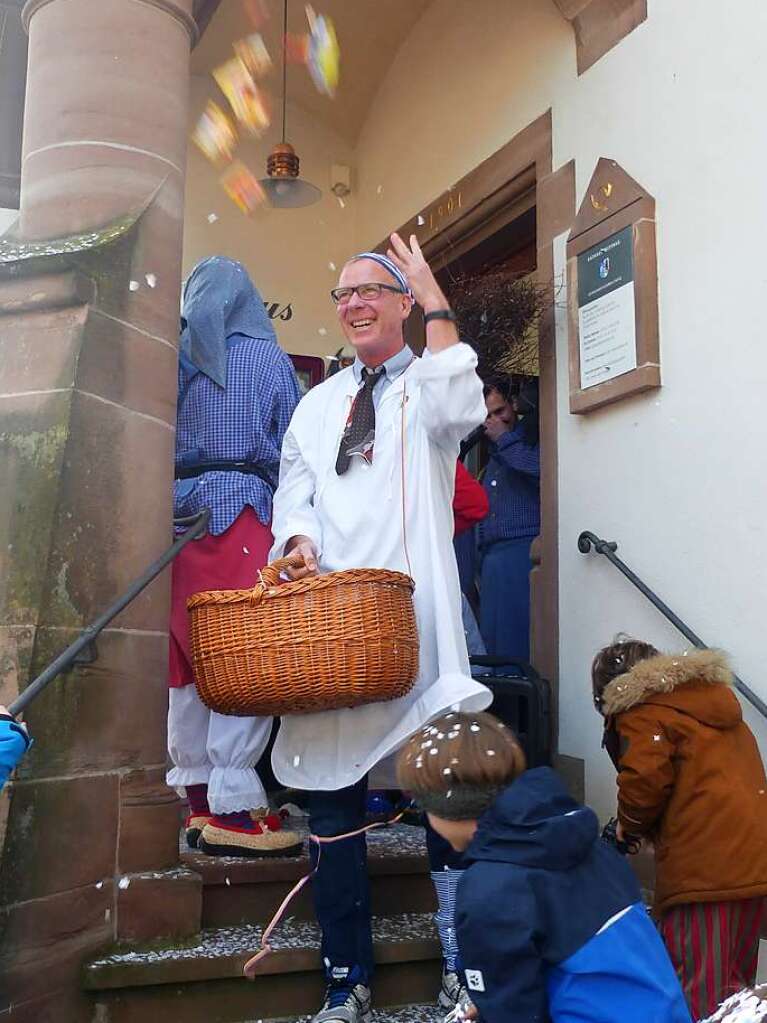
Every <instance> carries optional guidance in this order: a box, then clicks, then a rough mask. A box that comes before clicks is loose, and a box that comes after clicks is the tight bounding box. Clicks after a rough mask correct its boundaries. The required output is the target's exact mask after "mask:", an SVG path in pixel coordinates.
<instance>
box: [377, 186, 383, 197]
mask: <svg viewBox="0 0 767 1023" xmlns="http://www.w3.org/2000/svg"><path fill="white" fill-rule="evenodd" d="M376 195H383V185H379V186H378V188H377V189H376Z"/></svg>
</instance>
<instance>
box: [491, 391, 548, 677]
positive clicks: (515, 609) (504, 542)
mask: <svg viewBox="0 0 767 1023" xmlns="http://www.w3.org/2000/svg"><path fill="white" fill-rule="evenodd" d="M484 395H485V406H486V408H487V419H486V420H485V434H486V436H487V438H488V440H489V441H490V452H491V453H490V461H489V462H488V465H487V468H486V470H485V475H484V478H483V485H484V487H485V490H486V492H487V496H488V499H489V501H490V511H489V513H488V515H487V517H486V518H485V519H484V520H483V521H482V522H481V523H480V524H479V527H478V541H479V553H480V558H481V565H482V568H481V584H480V586H481V588H480V630H481V632H482V638H483V639H484V641H485V646H486V647H487V652H488V654H491V655H494V656H505V655H508V656H509V657H518V658H520V659H522V660H524V661H527V660H529V656H530V568H531V564H530V545H531V543H532V541H533V538H534V537H536V536H537V535H538V533H539V532H540V527H541V510H540V475H541V463H540V446H539V443H538V381H537V380H536V379H535V378H534V377H533V378H530V379H529V380H528V381H526V382H525V383H524V384H523V385H522V387H521V388H520V390H519V393H518V395H516V396H515V397H514V398H512V394H511V380H510V379H509V378H508V377H494V378H492V379H491V380H489V381H488V382H487V383H486V384H485V387H484Z"/></svg>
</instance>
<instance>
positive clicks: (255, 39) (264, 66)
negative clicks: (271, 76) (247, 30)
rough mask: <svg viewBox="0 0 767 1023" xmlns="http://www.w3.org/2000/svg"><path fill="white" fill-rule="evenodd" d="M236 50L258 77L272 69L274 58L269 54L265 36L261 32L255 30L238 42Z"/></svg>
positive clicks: (249, 69)
mask: <svg viewBox="0 0 767 1023" xmlns="http://www.w3.org/2000/svg"><path fill="white" fill-rule="evenodd" d="M234 52H235V53H236V54H237V56H238V57H239V58H240V60H241V61H242V63H243V64H244V65H245V67H246V68H247V69H248V71H250V73H251V74H252V75H253V76H254V77H256V78H262V77H263V76H264V75H265V74H267V73H268V72H269V71H270V70H271V67H272V58H271V57H270V56H269V51H268V50H267V48H266V43H265V42H264V37H263V36H262V35H261V33H260V32H254V33H253V34H252V35H249V36H247V38H245V39H240V40H239V41H238V42H236V43H235V44H234Z"/></svg>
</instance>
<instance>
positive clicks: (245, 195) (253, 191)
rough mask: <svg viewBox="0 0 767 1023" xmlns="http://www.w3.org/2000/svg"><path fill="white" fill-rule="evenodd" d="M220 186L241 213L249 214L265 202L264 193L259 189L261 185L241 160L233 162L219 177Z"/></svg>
mask: <svg viewBox="0 0 767 1023" xmlns="http://www.w3.org/2000/svg"><path fill="white" fill-rule="evenodd" d="M221 185H222V187H223V189H224V191H225V192H226V194H227V195H228V196H229V198H230V199H231V200H232V202H233V203H234V204H235V205H236V206H238V207H239V208H240V210H242V212H243V213H246V214H251V213H252V212H253V210H255V209H257V208H258V207H259V206H261V205H262V204H263V203H264V202H266V193H265V192H264V190H263V188H262V187H261V183H260V182H259V180H258V178H257V177H256V176H255V174H254V173H253V172H252V171H251V170H250V168H249V167H246V166H245V164H244V163H242V161H241V160H237V161H235V162H234V163H233V164H232V166H231V167H230V168H229V169H228V170H227V171H225V172H224V173H223V174H222V175H221Z"/></svg>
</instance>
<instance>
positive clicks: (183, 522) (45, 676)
mask: <svg viewBox="0 0 767 1023" xmlns="http://www.w3.org/2000/svg"><path fill="white" fill-rule="evenodd" d="M209 520H210V512H209V510H208V509H207V508H203V510H202V511H201V512H200V513H199V514H198V515H190V516H189V517H188V518H182V519H175V520H174V525H175V526H176V527H181V528H185V529H186V532H185V533H184V534H183V535H182V536H179V537H178V539H177V540H176V541H175V542H174V543H173V544H172V545H171V546H170V547H169V548H168V549H167V550H166V551H165V553H164V554H162V555H161V556H160V557H159V558H158V559H157V561H153V562H152V564H151V565H150V566H149V567H148V568H147V569H146V570H145V571H144V572H142V574H141V575H140V576H139V577H138V579H136V580H135V581H134V582H133V583H132V584H131V585H130V586H129V587H128V589H127V590H126V591H125V593H123V595H122V596H121V597H120V598H119V599H118V600H116V601H115V602H114V604H112V606H111V607H109V608H107V610H106V611H105V612H104V613H103V614H102V615H99V617H98V618H97V619H96V621H95V622H93V623H92V624H91V625H89V626H88V627H87V628H86V629H83V631H82V632H81V633H80V635H79V636H78V637H77V639H76V640H75V641H74V643H70V645H69V646H68V647H67V648H66V650H64V651H63V652H62V653H60V654H59V656H58V657H57V658H56V660H55V661H52V662H51V663H50V664H49V665H48V667H47V668H46V669H45V671H43V672H41V674H39V675H38V676H37V678H36V679H35V680H34V681H33V682H30V683H29V685H28V686H27V687H26V689H25V690H24V692H23V693H21V694H20V695H19V696H18V697H17V698H16V699H15V700H14V701H13V703H12V704H11V705H10V707H9V708H8V711H9V713H10V714H13V715H14V716H15V715H17V714H20V713H21V712H22V711H23V710H24V709H25V707H28V706H29V704H30V703H31V702H32V700H34V699H35V697H36V696H39V694H40V693H41V692H42V691H43V689H45V687H46V686H47V685H50V683H51V682H53V680H54V679H55V678H56V677H57V676H58V675H61V674H62V673H63V672H65V671H69V669H70V668H72V667H73V666H74V665H76V664H91V663H93V661H95V660H96V649H95V641H96V637H97V636H98V635H99V633H100V632H101V631H102V629H105V628H106V626H107V625H109V623H110V622H111V621H112V619H114V618H116V617H117V615H119V613H120V612H121V611H123V610H124V609H125V608H126V607H127V606H128V604H130V602H131V601H132V600H134V599H135V598H136V597H137V596H138V595H139V593H141V591H142V590H145V589H146V588H147V586H148V585H149V584H150V583H151V582H152V580H153V579H156V578H157V576H158V575H159V574H160V572H162V570H163V569H164V568H167V566H168V565H169V564H170V563H171V561H173V559H174V558H175V557H177V556H178V554H179V552H180V551H182V550H183V549H184V547H186V545H187V544H188V543H190V542H191V541H192V540H196V539H197V537H199V536H202V535H203V534H204V533H205V532H206V531H207V529H208V522H209Z"/></svg>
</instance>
